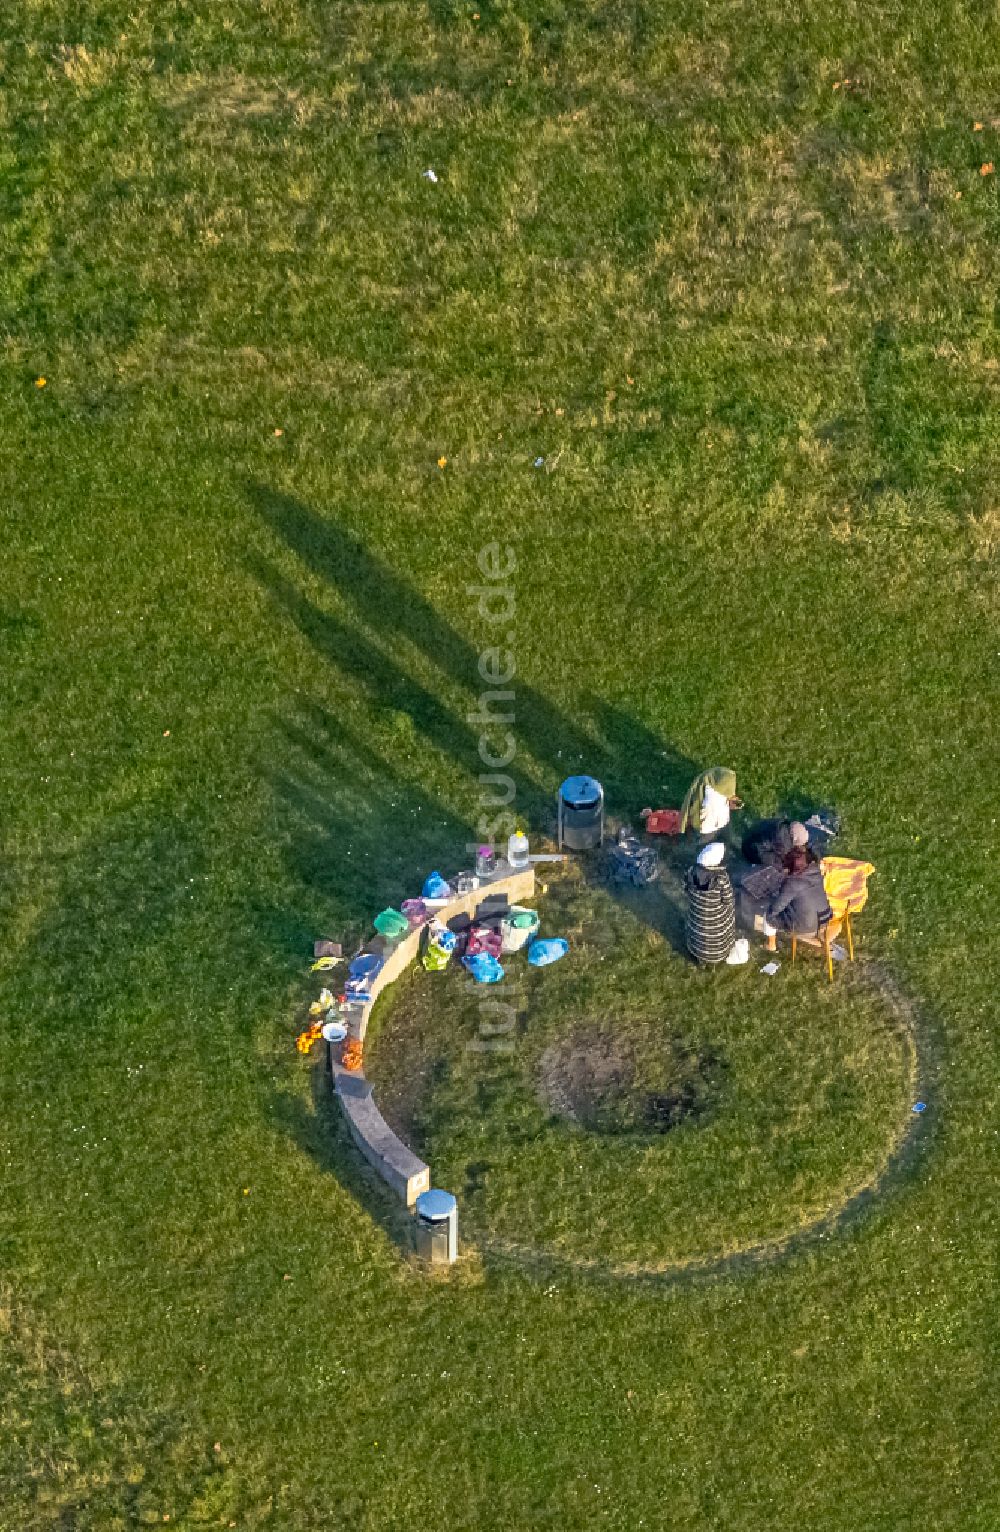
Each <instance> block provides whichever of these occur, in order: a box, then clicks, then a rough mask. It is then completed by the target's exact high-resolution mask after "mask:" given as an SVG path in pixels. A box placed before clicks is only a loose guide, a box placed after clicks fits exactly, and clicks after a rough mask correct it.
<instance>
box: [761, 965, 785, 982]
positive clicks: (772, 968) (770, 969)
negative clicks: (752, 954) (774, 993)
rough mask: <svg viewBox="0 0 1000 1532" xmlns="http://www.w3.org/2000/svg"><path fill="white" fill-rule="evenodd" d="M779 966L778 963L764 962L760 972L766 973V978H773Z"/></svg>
mask: <svg viewBox="0 0 1000 1532" xmlns="http://www.w3.org/2000/svg"><path fill="white" fill-rule="evenodd" d="M780 967H781V964H780V963H765V964H764V966H763V968H762V969H761V973H766V974H767V976H768V978H770V979H773V978H774V975H775V974H776V973H777V972H778V969H779V968H780Z"/></svg>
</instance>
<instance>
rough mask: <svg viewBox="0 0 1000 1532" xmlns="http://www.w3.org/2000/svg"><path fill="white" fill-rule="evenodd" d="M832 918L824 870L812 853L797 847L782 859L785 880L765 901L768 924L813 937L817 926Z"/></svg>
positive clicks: (799, 934)
mask: <svg viewBox="0 0 1000 1532" xmlns="http://www.w3.org/2000/svg"><path fill="white" fill-rule="evenodd" d="M832 919H833V911H832V910H831V908H830V902H829V900H828V899H827V897H826V889H825V887H824V886H823V869H822V867H821V866H820V864H819V862H818V860H817V859H816V857H815V856H814V855H813V853H812V852H810V851H806V850H804V849H803V848H802V847H800V846H796V848H795V850H794V851H791V852H790V853H789V855H788V856H787V857H786V858H785V877H784V880H783V881H782V884H781V887H780V888H779V889H778V891H777V893H776V894H775V895H774V896H773V898H772V899H771V901H770V903H769V904H768V907H767V925H770V926H771V927H772V928H774V929H775V930H776V931H786V932H787V933H788V934H789V935H794V936H803V937H805V938H806V939H807V940H808V939H809V938H810V937H811V938H812V939H813V940H815V939H816V937H817V936H818V935H819V930H820V927H821V926H823V925H826V924H827V922H828V921H831V920H832ZM765 930H766V926H765Z"/></svg>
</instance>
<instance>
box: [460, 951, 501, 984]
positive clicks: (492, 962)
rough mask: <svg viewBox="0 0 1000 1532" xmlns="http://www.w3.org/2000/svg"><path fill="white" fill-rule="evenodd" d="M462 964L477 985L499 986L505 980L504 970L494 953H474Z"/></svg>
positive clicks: (463, 960) (464, 959) (465, 958)
mask: <svg viewBox="0 0 1000 1532" xmlns="http://www.w3.org/2000/svg"><path fill="white" fill-rule="evenodd" d="M462 962H463V964H464V965H465V967H466V968H467V969H468V970H469V972H470V973H471V975H472V977H473V978H474V979H475V981H476V983H477V984H499V983H500V980H501V979H502V978H503V968H502V967H501V965H500V964H499V963H498V962H497V959H496V958H495V957H494V956H493V954H492V952H474V953H473V954H472V956H471V957H464V958H463V959H462Z"/></svg>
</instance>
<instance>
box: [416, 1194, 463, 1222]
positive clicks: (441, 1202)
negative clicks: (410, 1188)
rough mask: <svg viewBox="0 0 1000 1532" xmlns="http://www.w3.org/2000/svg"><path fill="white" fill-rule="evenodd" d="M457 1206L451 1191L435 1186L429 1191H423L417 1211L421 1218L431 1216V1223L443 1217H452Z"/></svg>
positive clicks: (418, 1201) (418, 1199) (418, 1200)
mask: <svg viewBox="0 0 1000 1532" xmlns="http://www.w3.org/2000/svg"><path fill="white" fill-rule="evenodd" d="M457 1206H458V1204H457V1202H456V1201H455V1199H454V1197H453V1196H452V1195H451V1192H442V1191H439V1190H438V1189H437V1188H436V1187H433V1186H432V1187H431V1189H430V1191H429V1192H421V1193H420V1196H419V1197H418V1198H417V1212H418V1213H419V1214H420V1217H421V1218H429V1219H430V1221H431V1223H437V1222H438V1220H439V1219H441V1218H450V1217H451V1215H452V1213H453V1212H454V1211H455V1208H456V1207H457Z"/></svg>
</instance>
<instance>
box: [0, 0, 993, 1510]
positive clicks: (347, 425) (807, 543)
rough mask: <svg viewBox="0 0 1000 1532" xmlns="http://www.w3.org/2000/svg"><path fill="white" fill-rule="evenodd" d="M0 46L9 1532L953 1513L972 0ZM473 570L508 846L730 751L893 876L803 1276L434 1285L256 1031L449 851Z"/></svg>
mask: <svg viewBox="0 0 1000 1532" xmlns="http://www.w3.org/2000/svg"><path fill="white" fill-rule="evenodd" d="M0 75H2V79H3V89H2V91H0V334H2V340H3V351H2V364H0V402H2V410H0V448H2V450H0V508H2V509H0V517H2V528H3V538H2V544H0V549H2V558H0V657H2V665H0V687H2V697H3V714H2V717H3V727H2V729H0V764H2V773H0V795H2V796H0V1027H2V1031H3V1038H2V1043H3V1060H4V1068H3V1071H2V1084H0V1090H2V1093H3V1111H2V1156H3V1169H4V1177H3V1196H2V1199H0V1258H2V1262H3V1266H2V1281H3V1304H2V1306H0V1338H2V1347H0V1374H2V1391H0V1396H2V1403H0V1411H2V1414H0V1422H2V1426H3V1429H2V1431H0V1485H2V1489H0V1528H2V1529H3V1532H8V1529H9V1532H21V1529H34V1528H43V1529H48V1528H56V1527H73V1528H74V1529H77V1528H79V1529H95V1532H105V1529H114V1528H124V1527H132V1526H142V1525H145V1524H147V1523H148V1524H150V1525H152V1524H154V1523H157V1524H162V1523H163V1522H164V1521H165V1520H166V1519H167V1518H169V1521H170V1524H172V1525H173V1526H176V1527H182V1528H197V1527H202V1526H220V1525H221V1526H230V1525H235V1526H238V1527H247V1528H275V1529H278V1528H288V1529H294V1532H299V1529H306V1528H311V1527H316V1528H319V1527H323V1528H328V1527H333V1526H337V1527H345V1528H352V1529H378V1532H383V1529H387V1528H400V1529H409V1528H412V1527H418V1526H422V1525H426V1524H428V1523H429V1522H430V1521H431V1520H434V1521H436V1522H437V1524H438V1525H440V1526H442V1527H454V1528H471V1527H474V1526H475V1527H486V1528H490V1527H496V1528H500V1527H504V1528H510V1527H517V1528H526V1529H527V1528H531V1529H534V1528H550V1527H551V1528H559V1529H562V1528H581V1529H583V1528H587V1529H589V1528H591V1527H595V1526H609V1527H619V1528H623V1529H628V1532H632V1529H634V1528H637V1527H640V1526H645V1527H653V1528H670V1529H674V1528H684V1529H687V1528H691V1529H712V1532H716V1529H729V1528H732V1529H737V1528H738V1529H740V1532H745V1529H747V1528H761V1529H763V1528H767V1529H778V1528H780V1529H785V1528H788V1529H791V1528H796V1529H798V1528H803V1527H808V1528H819V1529H823V1532H826V1529H833V1532H841V1529H843V1532H855V1529H858V1528H866V1529H869V1528H870V1529H876V1532H881V1529H886V1532H889V1529H892V1532H896V1529H902V1528H909V1527H911V1526H913V1525H915V1524H917V1523H918V1522H920V1523H923V1524H926V1525H928V1526H933V1527H935V1528H946V1529H960V1532H993V1529H994V1528H995V1527H996V1526H997V1524H998V1522H1000V1503H998V1502H1000V1495H998V1487H997V1483H996V1474H995V1470H994V1467H993V1461H994V1435H995V1430H994V1425H993V1419H992V1410H991V1401H992V1397H993V1392H994V1379H995V1373H996V1364H997V1322H996V1308H997V1301H996V1300H997V1269H996V1245H997V1216H996V1211H995V1207H996V1186H997V1170H996V1164H997V1135H998V1132H1000V1127H998V1120H1000V1119H998V1111H997V1106H998V1101H997V1086H996V1078H997V1042H996V1029H995V1025H994V1018H995V1013H996V994H997V988H998V984H1000V958H998V955H997V947H996V942H995V935H994V926H995V918H994V912H995V909H996V908H997V903H998V896H1000V875H998V869H997V862H996V841H997V831H996V826H997V818H998V815H1000V789H998V785H997V772H996V724H997V714H998V709H997V702H996V697H997V660H998V655H1000V642H998V637H1000V635H998V622H997V618H998V612H1000V605H998V589H997V558H998V554H1000V511H998V508H997V499H996V482H997V468H998V448H997V440H998V432H997V425H998V418H1000V410H998V386H1000V347H998V342H997V333H996V283H995V274H996V255H995V252H996V242H997V236H998V233H1000V215H998V202H997V177H996V175H994V174H993V173H992V172H991V171H987V173H985V174H983V173H982V169H983V168H984V167H990V166H991V165H992V163H993V161H994V160H996V161H997V162H998V164H1000V70H998V66H997V63H996V58H995V48H993V46H992V44H991V38H990V35H989V32H988V26H987V22H986V21H985V20H984V18H983V15H982V14H981V12H980V11H979V10H977V9H976V8H974V7H972V6H966V5H962V4H956V5H954V6H950V7H947V8H945V7H934V6H930V5H927V4H921V3H920V0H917V3H915V4H914V5H912V6H910V7H908V8H905V9H894V10H890V11H885V10H883V11H881V12H880V11H878V10H875V9H873V8H871V7H865V6H860V5H853V4H840V5H832V6H831V5H820V4H816V3H813V0H806V3H805V4H803V5H799V6H797V7H796V8H794V10H790V9H789V8H787V7H782V6H779V5H777V4H775V3H773V0H763V3H761V4H760V5H758V6H755V7H753V8H748V7H746V6H744V5H740V4H735V3H729V4H722V5H719V6H715V7H712V8H710V9H706V8H705V7H703V6H701V5H695V4H690V3H684V0H681V3H677V4H673V5H666V4H660V5H657V4H653V3H642V0H632V3H628V4H625V3H610V0H607V3H598V0H581V3H579V4H577V5H568V4H567V5H563V4H560V3H558V0H509V3H498V4H491V3H489V0H469V3H468V4H467V5H466V4H463V5H461V6H459V5H457V4H452V3H449V0H430V3H429V4H428V5H426V6H419V5H414V6H403V5H398V4H393V3H385V4H379V5H341V6H337V5H332V4H330V3H328V0H266V3H264V4H261V3H258V0H254V3H250V0H211V3H208V0H205V3H202V4H197V3H193V0H155V3H154V0H128V3H127V4H126V3H125V0H91V3H90V4H89V5H87V6H80V5H77V4H70V3H68V0H21V3H20V4H18V5H16V6H11V7H8V8H6V9H5V10H4V11H3V12H2V13H0ZM428 168H433V169H434V170H435V172H436V175H437V177H438V179H437V181H436V182H432V181H431V180H429V179H428V178H426V177H425V176H424V174H423V172H424V171H426V170H427V169H428ZM42 380H44V385H43V384H42ZM539 458H541V459H543V462H542V463H541V465H540V466H539V467H537V468H536V467H535V466H533V465H534V464H535V462H536V460H537V459H539ZM439 463H443V466H439ZM491 541H498V542H499V543H500V544H501V545H503V546H504V547H510V548H511V549H512V550H513V552H514V557H515V558H516V561H517V571H516V576H515V579H514V589H515V596H516V613H515V614H514V616H513V618H512V621H511V624H510V627H509V629H506V630H505V631H509V632H511V633H512V634H513V638H512V639H511V641H510V643H511V648H512V649H513V652H514V655H515V659H516V666H517V675H516V679H515V681H514V682H513V683H512V685H513V688H514V690H515V693H516V697H515V709H516V735H517V756H516V759H515V762H514V765H513V768H512V770H513V774H514V776H515V778H516V784H517V807H518V811H519V812H520V813H522V814H523V815H524V816H525V818H526V820H527V821H528V822H529V824H530V825H532V826H533V827H540V826H542V825H543V824H544V823H545V822H546V821H547V817H548V815H549V814H550V810H551V804H552V794H553V792H554V789H555V786H556V785H557V783H558V782H559V780H560V779H561V777H562V776H564V775H565V774H566V773H567V771H568V770H569V769H572V768H574V767H580V768H585V769H588V770H591V771H594V772H595V773H596V774H597V775H599V776H600V777H601V778H602V780H603V781H604V783H605V785H606V788H607V791H608V794H609V799H610V800H611V801H612V803H613V804H614V805H615V807H616V808H617V809H618V810H619V811H620V812H622V813H624V814H629V815H634V814H635V813H636V812H637V811H638V809H639V808H641V807H642V806H643V804H646V803H649V802H652V801H654V800H659V801H663V802H669V801H676V800H677V794H678V792H679V790H680V789H681V788H682V786H683V783H684V780H685V778H686V777H687V776H688V775H689V774H690V772H691V771H692V770H693V769H694V766H696V765H699V764H709V763H714V762H717V761H718V762H721V763H725V764H729V765H732V766H733V767H734V768H736V770H737V772H738V775H739V781H740V788H741V792H742V793H743V794H744V796H745V797H746V799H747V804H748V809H750V810H751V811H753V812H766V811H769V810H771V809H773V808H774V807H776V806H777V805H778V804H780V803H785V804H791V805H794V804H798V803H801V802H803V801H806V800H815V801H825V802H833V803H836V804H837V805H838V806H839V807H840V809H841V810H842V812H843V813H844V816H845V821H846V826H847V830H846V834H845V849H848V850H851V851H860V852H863V853H864V854H865V855H866V856H868V857H870V859H871V860H872V861H873V862H874V863H875V864H876V866H877V868H878V873H877V876H876V879H875V880H874V881H873V901H872V904H871V907H870V909H869V910H868V911H866V913H865V915H864V917H863V938H864V947H865V952H866V953H867V954H869V955H876V956H878V957H879V958H880V959H881V960H883V961H884V962H885V963H886V964H887V965H889V967H890V969H891V971H892V973H893V974H894V975H895V976H896V978H897V980H898V982H899V983H900V984H901V985H902V986H903V988H904V990H905V992H906V993H907V994H908V995H909V996H910V997H911V998H912V999H913V1001H914V1003H915V1004H916V1005H917V1007H918V1009H919V1012H920V1015H921V1017H922V1028H923V1034H922V1035H923V1042H924V1050H925V1055H926V1056H925V1060H924V1063H925V1067H926V1076H925V1078H926V1079H927V1080H928V1081H929V1082H930V1084H929V1086H928V1110H927V1112H926V1114H925V1117H924V1120H923V1122H922V1123H921V1124H920V1145H919V1151H920V1152H919V1154H917V1155H915V1156H914V1158H913V1159H912V1161H911V1163H910V1165H909V1167H908V1170H907V1174H906V1175H905V1176H903V1177H900V1178H898V1179H897V1180H896V1181H895V1182H894V1183H893V1185H892V1187H891V1189H890V1190H889V1191H887V1193H886V1195H884V1196H883V1197H881V1198H879V1199H878V1200H876V1201H875V1202H873V1203H872V1205H871V1206H870V1207H869V1208H868V1210H867V1211H866V1213H865V1215H864V1216H863V1217H861V1218H860V1219H858V1220H856V1221H854V1222H853V1223H851V1224H850V1226H849V1227H846V1228H844V1229H841V1230H838V1231H836V1232H835V1234H834V1235H833V1236H831V1237H830V1238H829V1239H824V1240H819V1241H816V1242H815V1243H814V1244H813V1245H811V1246H808V1247H806V1248H803V1249H801V1250H799V1251H797V1252H796V1253H794V1254H793V1255H792V1256H791V1257H789V1258H788V1259H786V1260H783V1261H779V1262H777V1263H774V1264H771V1265H768V1266H764V1267H761V1268H759V1269H756V1270H753V1271H735V1272H732V1273H727V1274H722V1275H718V1274H716V1275H714V1276H701V1277H695V1278H690V1279H687V1280H684V1281H674V1282H671V1283H670V1284H666V1285H660V1286H646V1285H643V1284H634V1283H627V1282H616V1281H611V1280H606V1279H598V1278H596V1277H594V1276H593V1275H588V1274H587V1273H585V1272H577V1273H576V1274H572V1273H571V1274H566V1275H561V1276H559V1277H558V1278H557V1279H554V1280H552V1281H549V1280H547V1279H546V1280H541V1279H540V1278H539V1276H538V1274H537V1273H536V1272H535V1271H533V1270H531V1269H529V1268H527V1267H525V1268H519V1267H518V1266H517V1264H516V1263H512V1262H509V1261H506V1260H497V1261H493V1260H491V1259H490V1258H489V1256H488V1255H487V1256H486V1257H485V1258H484V1259H482V1260H476V1261H470V1262H469V1264H468V1265H467V1266H466V1267H465V1268H463V1270H462V1272H460V1273H459V1275H458V1276H457V1277H456V1278H455V1279H454V1280H452V1281H447V1282H439V1281H428V1280H427V1279H426V1278H425V1277H423V1276H422V1275H420V1274H419V1273H417V1272H415V1271H413V1270H412V1269H411V1268H410V1267H409V1266H408V1265H407V1264H406V1262H405V1261H403V1260H402V1259H401V1256H400V1253H399V1246H398V1242H397V1241H398V1236H399V1232H400V1226H399V1220H398V1217H397V1215H396V1213H395V1211H394V1209H393V1206H392V1204H391V1202H389V1201H388V1200H386V1198H385V1197H384V1196H383V1195H382V1193H381V1192H380V1190H379V1189H378V1187H377V1186H376V1185H375V1184H374V1183H373V1182H372V1180H371V1179H370V1178H369V1177H368V1175H367V1174H366V1173H365V1172H364V1171H363V1170H361V1169H360V1168H359V1166H358V1162H357V1160H356V1158H355V1156H354V1154H353V1152H352V1151H351V1150H350V1148H349V1147H348V1145H347V1143H346V1142H345V1139H344V1136H343V1133H342V1131H341V1129H340V1127H339V1124H338V1121H337V1117H336V1113H335V1111H334V1110H333V1109H332V1108H331V1105H330V1103H329V1100H328V1098H327V1094H326V1092H325V1090H324V1087H323V1082H322V1079H321V1076H320V1071H319V1067H318V1062H317V1064H316V1066H315V1067H313V1068H310V1067H309V1066H306V1065H303V1064H302V1062H301V1061H300V1059H299V1057H298V1055H297V1054H296V1052H295V1050H294V1047H293V1038H294V1034H295V1032H296V1030H297V1028H298V1027H299V1025H301V1022H302V1017H303V1010H304V1002H305V1000H306V999H308V998H309V986H308V983H307V981H306V977H305V969H306V966H307V962H308V955H309V952H310V951H311V942H312V939H313V937H314V936H316V935H327V934H329V935H335V936H342V937H343V938H344V939H345V940H350V939H351V938H353V937H356V936H357V935H359V934H360V933H361V931H362V930H364V929H365V928H366V926H367V924H368V922H369V921H370V919H371V916H372V915H373V914H374V913H375V911H376V910H378V909H379V908H381V907H382V905H383V904H385V903H386V902H387V901H388V900H390V899H397V898H399V897H401V896H402V895H403V894H404V893H406V892H408V891H410V889H411V888H412V885H413V882H414V880H415V878H416V877H417V876H419V874H420V873H421V872H422V871H423V870H425V869H426V868H427V867H429V866H434V865H439V864H442V863H444V864H451V865H452V866H454V865H456V864H457V863H458V862H459V861H461V860H462V847H463V845H464V844H465V842H466V841H467V839H469V837H470V835H472V834H473V833H474V831H475V828H476V823H477V819H478V817H479V813H480V806H479V799H480V793H481V788H480V784H479V782H478V774H479V772H480V770H481V766H480V763H479V760H478V755H477V740H478V727H477V726H476V725H474V724H471V723H470V722H469V716H468V715H469V714H470V713H471V712H473V711H474V710H475V707H476V699H477V698H478V696H479V693H480V692H481V691H482V690H483V683H482V681H481V680H480V678H479V675H478V670H477V664H478V659H479V655H480V652H481V651H482V649H483V648H484V647H486V646H487V645H488V644H489V643H490V642H491V630H490V629H489V627H488V625H487V624H486V623H485V622H484V620H483V618H482V616H481V615H480V613H479V612H478V610H477V605H476V599H475V598H474V597H473V596H472V595H470V592H469V586H470V585H472V584H475V583H477V581H478V578H479V577H478V574H477V568H476V566H477V554H478V553H479V552H480V550H481V549H482V548H483V547H484V545H486V544H488V543H490V542H491ZM570 961H572V959H571V960H570ZM572 972H573V971H572V969H571V968H569V967H567V969H566V980H565V981H562V980H561V981H560V982H571V976H572ZM580 972H581V975H582V973H583V970H582V969H581V970H580ZM552 977H553V978H555V977H556V974H555V972H554V973H553V975H552ZM748 977H749V976H748ZM785 977H789V976H788V975H784V976H780V975H779V979H778V980H776V981H775V983H778V982H783V980H784V978H785ZM581 982H582V980H581ZM764 982H765V981H764V980H760V983H761V984H763V983H764ZM678 983H679V984H685V985H689V984H691V983H692V979H691V977H690V976H688V977H686V978H685V979H684V980H683V981H682V980H680V979H679V980H678ZM820 983H821V979H820V977H819V976H818V975H817V976H816V985H817V986H819V985H820ZM795 989H796V990H798V989H800V990H801V991H802V994H803V997H804V1000H806V1001H807V1000H808V997H809V994H810V989H809V982H808V979H807V977H806V975H805V973H804V972H803V973H801V974H796V976H795ZM781 993H782V995H783V997H784V998H783V1000H782V1002H781V1003H782V1005H786V1004H787V996H788V995H789V994H793V993H794V990H793V989H792V988H791V987H790V986H786V989H785V990H783V991H782V992H781ZM812 993H813V994H815V993H816V991H815V990H813V991H812ZM755 1003H758V1004H759V1002H755ZM817 1003H818V1004H819V1003H822V1004H824V1005H828V1004H829V1001H828V1000H827V998H826V997H825V996H824V997H823V999H822V1002H817ZM727 1024H731V1021H730V1023H727ZM845 1024H846V1023H845ZM791 1025H792V1022H791V1020H790V1021H789V1026H791ZM760 1072H761V1076H762V1078H763V1079H764V1081H765V1083H766V1078H767V1071H766V1068H763V1069H761V1071H760ZM847 1158H849V1156H847V1157H845V1163H846V1160H847ZM710 1179H711V1178H710V1177H709V1181H710ZM455 1189H456V1190H461V1189H460V1188H457V1187H456V1188H455ZM723 1192H724V1193H725V1195H724V1196H723ZM731 1195H732V1188H731V1187H728V1186H726V1187H723V1185H722V1182H721V1179H720V1180H719V1197H720V1205H724V1203H725V1200H726V1198H728V1197H731ZM703 1221H704V1222H705V1223H706V1224H707V1223H708V1222H710V1217H709V1212H704V1211H703ZM722 1233H723V1235H724V1234H725V1231H722ZM740 1233H741V1234H742V1231H740Z"/></svg>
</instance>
